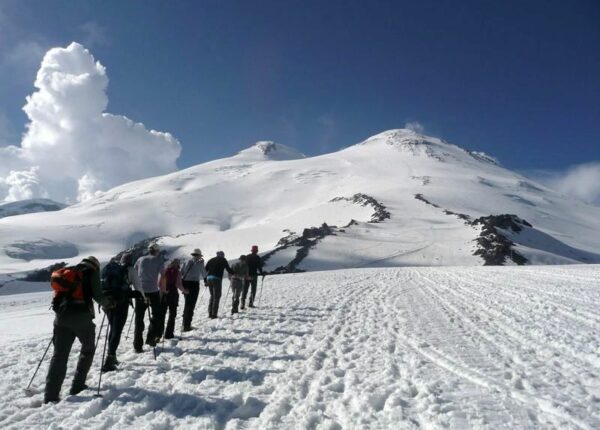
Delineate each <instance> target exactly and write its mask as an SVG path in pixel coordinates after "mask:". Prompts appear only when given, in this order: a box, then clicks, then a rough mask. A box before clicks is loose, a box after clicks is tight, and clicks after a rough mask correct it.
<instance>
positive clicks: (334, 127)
mask: <svg viewBox="0 0 600 430" xmlns="http://www.w3.org/2000/svg"><path fill="white" fill-rule="evenodd" d="M317 124H319V127H320V130H319V135H318V137H317V139H318V142H319V149H320V150H321V151H327V150H329V149H331V147H332V146H333V145H335V139H336V137H337V136H338V123H337V121H336V120H335V118H334V117H333V116H332V115H328V114H324V115H321V116H320V117H319V118H317Z"/></svg>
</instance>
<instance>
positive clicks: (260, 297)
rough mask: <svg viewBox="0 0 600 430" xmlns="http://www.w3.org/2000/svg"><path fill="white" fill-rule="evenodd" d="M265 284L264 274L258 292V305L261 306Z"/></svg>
mask: <svg viewBox="0 0 600 430" xmlns="http://www.w3.org/2000/svg"><path fill="white" fill-rule="evenodd" d="M263 285H265V277H264V275H263V277H262V280H261V281H260V293H258V306H259V307H260V299H262V289H263Z"/></svg>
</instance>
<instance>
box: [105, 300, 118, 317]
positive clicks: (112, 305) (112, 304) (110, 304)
mask: <svg viewBox="0 0 600 430" xmlns="http://www.w3.org/2000/svg"><path fill="white" fill-rule="evenodd" d="M116 307H117V303H116V302H115V300H114V299H113V298H110V297H109V298H108V299H107V300H106V303H105V304H104V305H103V306H102V310H103V311H104V313H105V314H107V313H108V312H109V311H110V310H111V309H114V308H116Z"/></svg>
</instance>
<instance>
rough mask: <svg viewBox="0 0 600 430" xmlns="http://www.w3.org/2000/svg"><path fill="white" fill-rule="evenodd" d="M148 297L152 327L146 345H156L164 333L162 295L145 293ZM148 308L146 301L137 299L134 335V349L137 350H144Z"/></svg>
mask: <svg viewBox="0 0 600 430" xmlns="http://www.w3.org/2000/svg"><path fill="white" fill-rule="evenodd" d="M145 294H146V297H147V298H149V299H150V310H151V312H150V325H149V326H148V333H147V334H146V343H148V344H151V345H152V344H155V343H156V339H157V337H160V335H161V333H162V332H163V328H162V326H161V320H162V316H161V306H160V293H159V292H158V291H157V292H156V293H145ZM147 308H148V306H147V305H146V302H145V301H144V299H135V332H134V334H133V347H134V348H135V349H136V350H140V349H142V346H143V345H144V328H145V326H144V315H145V314H146V309H147Z"/></svg>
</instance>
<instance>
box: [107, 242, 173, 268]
mask: <svg viewBox="0 0 600 430" xmlns="http://www.w3.org/2000/svg"><path fill="white" fill-rule="evenodd" d="M161 237H162V236H155V237H149V238H147V239H144V240H140V241H139V242H137V243H136V244H135V245H133V246H132V247H131V248H128V249H125V250H123V251H121V252H119V253H118V254H117V255H115V256H114V257H113V259H115V260H116V261H120V260H121V256H122V255H123V254H125V253H130V254H131V255H132V261H134V262H135V261H137V259H138V258H140V257H143V256H144V255H146V254H148V246H150V244H152V243H154V242H156V241H158V240H159V239H160V238H161ZM166 253H167V251H166V250H165V249H163V250H161V254H163V255H165V254H166Z"/></svg>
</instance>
